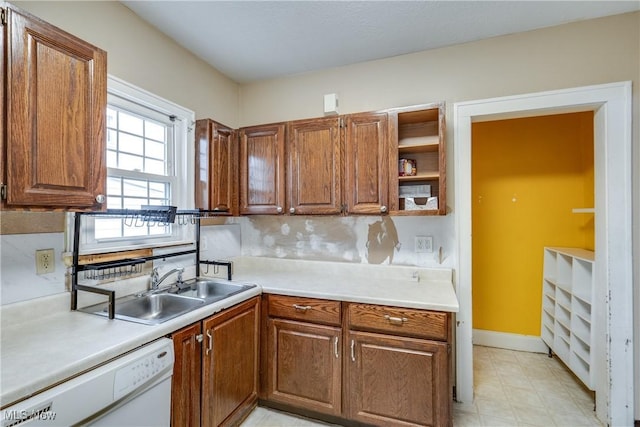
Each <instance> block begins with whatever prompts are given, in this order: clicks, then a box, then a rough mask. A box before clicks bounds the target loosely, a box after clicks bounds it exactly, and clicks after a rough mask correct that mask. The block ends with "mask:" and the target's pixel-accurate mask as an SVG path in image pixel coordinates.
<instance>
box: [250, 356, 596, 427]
mask: <svg viewBox="0 0 640 427" xmlns="http://www.w3.org/2000/svg"><path fill="white" fill-rule="evenodd" d="M473 352H474V358H473V360H474V362H473V364H474V366H473V371H474V382H475V401H474V402H473V403H470V404H462V403H454V404H453V425H454V426H455V427H467V426H517V427H520V426H558V427H582V426H594V427H595V426H603V424H602V423H600V422H599V421H598V420H597V418H596V417H595V412H594V411H593V395H592V394H591V393H590V392H589V391H588V390H586V389H585V388H584V387H583V386H582V383H580V382H579V381H578V380H577V379H576V378H574V377H573V375H572V374H571V373H570V371H568V370H567V368H566V367H565V366H564V365H563V364H562V363H561V362H559V361H558V359H556V358H555V357H554V358H549V357H547V355H546V354H537V353H527V352H520V351H511V350H503V349H497V348H491V347H481V346H474V349H473ZM241 426H242V427H322V426H325V427H326V426H327V424H324V423H321V422H316V421H312V420H308V419H305V418H300V417H297V416H290V415H288V414H285V413H283V412H279V411H273V410H270V409H266V408H256V409H255V410H254V411H253V412H252V413H251V414H250V415H249V417H247V419H246V420H245V421H244V422H243V423H242V425H241Z"/></svg>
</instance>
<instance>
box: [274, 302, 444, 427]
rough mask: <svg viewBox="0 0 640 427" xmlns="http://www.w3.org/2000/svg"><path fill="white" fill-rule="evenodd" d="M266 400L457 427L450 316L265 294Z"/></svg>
mask: <svg viewBox="0 0 640 427" xmlns="http://www.w3.org/2000/svg"><path fill="white" fill-rule="evenodd" d="M263 312H264V313H265V316H264V319H263V322H264V323H263V325H264V326H263V332H264V333H265V334H266V343H263V351H264V353H263V356H262V357H263V359H265V358H266V360H267V362H266V363H265V362H264V361H263V371H264V373H265V374H266V376H267V380H266V381H263V382H262V393H261V397H262V399H264V401H265V404H266V405H272V406H274V407H276V408H278V409H284V410H290V411H292V412H298V413H300V414H303V415H308V416H313V417H318V418H323V417H325V420H326V421H329V422H333V423H336V422H337V423H339V424H345V425H353V424H357V425H362V424H366V425H376V426H451V425H452V421H451V404H452V389H451V383H450V357H449V343H450V314H449V313H444V312H436V311H429V310H416V309H407V308H399V307H387V306H381V305H372V304H357V303H346V302H339V301H328V300H320V299H311V298H303V297H291V296H281V295H264V296H263Z"/></svg>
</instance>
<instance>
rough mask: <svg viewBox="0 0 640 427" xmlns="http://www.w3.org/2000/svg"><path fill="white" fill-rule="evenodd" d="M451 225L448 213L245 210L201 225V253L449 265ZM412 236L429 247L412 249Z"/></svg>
mask: <svg viewBox="0 0 640 427" xmlns="http://www.w3.org/2000/svg"><path fill="white" fill-rule="evenodd" d="M453 230H454V224H453V217H452V216H449V215H448V216H444V217H392V216H348V217H323V216H248V217H240V218H230V219H228V220H227V222H226V224H225V225H222V226H210V227H203V233H202V244H201V246H202V249H203V251H202V252H203V257H204V256H208V257H210V258H212V259H225V258H230V257H233V256H235V254H237V253H238V252H239V253H240V254H241V255H243V256H259V257H273V258H289V259H305V260H319V261H341V262H354V263H371V264H394V265H416V266H421V267H435V268H437V267H441V268H453V266H454V265H455V261H454V259H453V258H454V256H455V254H454V251H453V249H454V244H455V240H454V236H453V234H451V233H453ZM415 236H432V237H433V249H434V250H433V252H427V253H416V252H415ZM439 248H442V251H441V252H440V251H439ZM205 254H206V255H205ZM440 254H441V256H439V255H440Z"/></svg>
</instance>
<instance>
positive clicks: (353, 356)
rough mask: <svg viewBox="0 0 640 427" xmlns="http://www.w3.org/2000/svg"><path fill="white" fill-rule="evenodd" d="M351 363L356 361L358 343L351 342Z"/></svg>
mask: <svg viewBox="0 0 640 427" xmlns="http://www.w3.org/2000/svg"><path fill="white" fill-rule="evenodd" d="M351 361H352V362H355V361H356V342H355V341H354V340H351Z"/></svg>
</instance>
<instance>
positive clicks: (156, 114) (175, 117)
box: [83, 77, 194, 251]
mask: <svg viewBox="0 0 640 427" xmlns="http://www.w3.org/2000/svg"><path fill="white" fill-rule="evenodd" d="M107 91H108V101H107V103H108V106H107V116H106V128H107V129H106V131H107V132H106V133H107V144H106V145H107V152H106V159H107V209H140V208H141V207H147V206H159V205H172V206H177V207H178V208H179V209H190V208H193V205H194V201H193V194H194V190H193V182H194V180H193V178H192V177H191V175H192V174H190V173H187V171H189V170H193V159H194V153H193V152H192V150H193V145H192V144H187V141H189V140H192V139H193V134H192V129H191V128H192V126H191V124H192V123H193V120H194V114H193V112H191V111H188V110H185V109H184V108H182V107H179V106H177V105H175V104H173V103H171V102H169V101H166V100H163V99H161V98H159V97H157V96H155V95H153V94H150V93H148V92H145V91H143V90H141V89H139V88H136V87H134V86H132V85H129V84H127V83H125V82H123V81H121V80H118V79H115V78H113V77H109V80H108V89H107ZM86 218H87V221H86V232H85V233H83V236H84V239H83V240H84V241H83V247H85V248H87V249H89V250H92V249H98V250H100V251H103V250H105V249H109V250H113V249H120V248H123V247H124V248H126V247H130V246H135V247H139V246H141V245H159V244H162V243H175V242H176V241H181V240H184V236H182V232H183V231H181V230H180V229H181V227H173V226H172V225H171V224H164V223H156V222H153V221H151V222H143V221H135V220H130V219H122V218H114V217H100V216H97V217H86Z"/></svg>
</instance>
